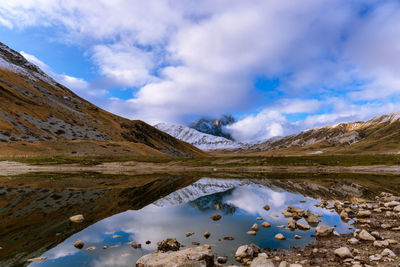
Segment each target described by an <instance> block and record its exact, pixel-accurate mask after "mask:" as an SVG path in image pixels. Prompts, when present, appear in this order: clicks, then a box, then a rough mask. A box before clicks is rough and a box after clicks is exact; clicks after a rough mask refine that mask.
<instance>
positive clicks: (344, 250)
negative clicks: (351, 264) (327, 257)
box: [334, 247, 353, 259]
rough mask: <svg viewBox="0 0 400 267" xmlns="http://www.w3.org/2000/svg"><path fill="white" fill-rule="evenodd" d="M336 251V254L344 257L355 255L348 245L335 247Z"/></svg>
mask: <svg viewBox="0 0 400 267" xmlns="http://www.w3.org/2000/svg"><path fill="white" fill-rule="evenodd" d="M334 253H335V255H336V256H339V257H340V258H342V259H345V258H352V257H353V254H352V253H351V251H350V249H349V248H348V247H341V248H338V249H335V251H334Z"/></svg>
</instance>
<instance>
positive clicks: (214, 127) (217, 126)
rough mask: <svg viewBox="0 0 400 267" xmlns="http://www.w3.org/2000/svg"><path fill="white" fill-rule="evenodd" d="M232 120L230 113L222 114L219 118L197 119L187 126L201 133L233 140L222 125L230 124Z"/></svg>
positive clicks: (233, 119) (233, 120)
mask: <svg viewBox="0 0 400 267" xmlns="http://www.w3.org/2000/svg"><path fill="white" fill-rule="evenodd" d="M234 122H235V118H233V117H232V116H230V115H224V116H222V117H221V118H219V119H205V118H201V119H198V120H196V121H194V122H193V123H191V124H190V125H189V127H190V128H192V129H195V130H197V131H199V132H202V133H206V134H211V135H214V136H221V137H224V138H226V139H230V140H233V138H232V136H231V135H230V134H229V133H227V132H225V131H224V126H227V125H230V124H232V123H234Z"/></svg>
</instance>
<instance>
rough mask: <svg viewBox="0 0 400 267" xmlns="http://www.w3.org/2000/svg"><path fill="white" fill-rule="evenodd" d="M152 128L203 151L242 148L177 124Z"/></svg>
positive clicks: (162, 124)
mask: <svg viewBox="0 0 400 267" xmlns="http://www.w3.org/2000/svg"><path fill="white" fill-rule="evenodd" d="M154 127H156V128H157V129H159V130H161V131H163V132H165V133H167V134H169V135H172V136H173V137H175V138H177V139H179V140H182V141H185V142H187V143H189V144H192V145H194V146H196V147H198V148H200V149H203V150H213V149H232V148H239V147H241V146H242V144H241V143H238V142H234V141H232V140H229V139H227V138H224V137H220V136H214V135H211V134H205V133H202V132H199V131H197V130H195V129H192V128H189V127H187V126H183V125H179V124H174V123H159V124H156V125H154Z"/></svg>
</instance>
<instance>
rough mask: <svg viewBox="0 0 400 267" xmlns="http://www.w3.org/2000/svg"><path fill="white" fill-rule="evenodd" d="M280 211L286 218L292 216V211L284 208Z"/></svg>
mask: <svg viewBox="0 0 400 267" xmlns="http://www.w3.org/2000/svg"><path fill="white" fill-rule="evenodd" d="M281 213H282V214H283V216H285V217H286V218H289V217H292V216H293V213H291V212H289V211H288V210H287V209H286V210H282V211H281Z"/></svg>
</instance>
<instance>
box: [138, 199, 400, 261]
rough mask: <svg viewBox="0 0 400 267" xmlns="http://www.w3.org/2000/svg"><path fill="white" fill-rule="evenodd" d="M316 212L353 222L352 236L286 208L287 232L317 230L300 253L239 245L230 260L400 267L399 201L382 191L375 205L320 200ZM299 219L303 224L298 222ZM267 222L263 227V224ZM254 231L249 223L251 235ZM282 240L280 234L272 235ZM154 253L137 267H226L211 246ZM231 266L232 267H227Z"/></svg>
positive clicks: (162, 246) (172, 246) (167, 247)
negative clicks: (332, 213) (324, 210)
mask: <svg viewBox="0 0 400 267" xmlns="http://www.w3.org/2000/svg"><path fill="white" fill-rule="evenodd" d="M317 205H318V206H319V207H321V208H325V209H329V210H332V211H335V212H337V213H338V214H339V215H340V217H341V219H342V220H344V221H352V225H353V227H352V230H353V233H347V234H339V233H337V232H336V231H335V229H334V227H330V226H328V225H324V224H319V220H318V217H319V216H320V215H318V214H311V213H310V211H309V210H303V209H301V208H298V207H294V206H289V207H288V208H287V209H285V210H283V211H282V214H283V215H284V216H285V217H287V218H288V225H287V226H285V228H287V229H291V230H294V229H301V230H304V231H307V230H309V229H310V228H311V227H316V234H315V237H316V240H315V241H314V242H312V243H310V244H308V245H307V246H306V247H305V248H304V249H296V248H295V249H293V250H291V251H288V250H273V251H271V250H270V249H268V248H259V247H258V246H256V245H254V244H244V245H242V246H240V247H239V248H238V249H237V250H236V253H235V255H229V256H230V257H232V256H234V258H235V260H236V261H237V263H238V264H240V265H246V266H253V267H258V266H267V267H273V266H275V267H301V266H304V267H305V266H321V267H323V266H352V267H360V266H365V267H367V266H393V267H395V266H400V257H399V255H400V243H399V242H400V197H398V196H394V195H392V194H390V193H382V194H381V195H380V196H377V197H376V198H375V200H374V201H368V202H360V203H355V202H354V201H353V202H349V201H343V202H341V201H332V202H328V201H321V202H320V203H319V204H317ZM302 218H304V219H305V220H306V221H307V223H308V225H306V224H302V223H300V222H298V220H300V219H302ZM266 224H267V223H266ZM258 229H259V227H258V225H257V226H256V224H255V225H253V227H252V228H251V231H250V232H252V233H250V234H256V233H257V231H258ZM275 238H276V239H277V240H280V241H281V242H285V237H284V236H283V234H277V235H276V236H275ZM158 247H159V249H158V251H156V252H154V253H152V254H148V255H145V256H143V257H142V258H140V259H139V260H138V261H137V263H136V266H138V267H155V266H160V267H161V266H166V267H168V266H171V267H172V266H174V267H177V266H205V267H211V266H225V265H224V264H225V263H226V262H227V258H226V257H216V256H215V254H214V253H213V251H212V246H211V245H203V246H197V247H194V248H182V249H180V247H181V246H180V244H179V242H178V241H177V240H176V239H168V240H165V241H162V242H159V243H158ZM230 266H235V265H230Z"/></svg>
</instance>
